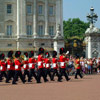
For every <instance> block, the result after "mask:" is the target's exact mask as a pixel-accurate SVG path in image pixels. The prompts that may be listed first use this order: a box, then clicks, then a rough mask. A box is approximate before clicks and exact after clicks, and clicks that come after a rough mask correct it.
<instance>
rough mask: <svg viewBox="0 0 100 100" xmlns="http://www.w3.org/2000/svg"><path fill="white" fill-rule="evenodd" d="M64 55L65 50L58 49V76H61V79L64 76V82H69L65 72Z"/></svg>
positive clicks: (65, 59)
mask: <svg viewBox="0 0 100 100" xmlns="http://www.w3.org/2000/svg"><path fill="white" fill-rule="evenodd" d="M64 53H65V48H60V57H59V62H60V75H61V77H62V76H63V75H64V76H65V78H66V80H67V81H69V80H70V78H69V77H68V74H67V72H66V61H67V58H66V57H65V55H64Z"/></svg>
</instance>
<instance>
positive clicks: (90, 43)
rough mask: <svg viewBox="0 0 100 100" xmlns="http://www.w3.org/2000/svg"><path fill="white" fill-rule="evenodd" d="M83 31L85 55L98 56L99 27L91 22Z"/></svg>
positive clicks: (99, 50) (99, 54) (99, 49)
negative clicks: (84, 35)
mask: <svg viewBox="0 0 100 100" xmlns="http://www.w3.org/2000/svg"><path fill="white" fill-rule="evenodd" d="M85 33H86V38H85V41H86V57H87V58H92V57H100V29H98V28H96V27H95V26H94V25H93V24H91V25H90V28H88V29H87V30H86V32H85Z"/></svg>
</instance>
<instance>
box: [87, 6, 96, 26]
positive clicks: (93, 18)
mask: <svg viewBox="0 0 100 100" xmlns="http://www.w3.org/2000/svg"><path fill="white" fill-rule="evenodd" d="M86 17H87V20H88V21H89V22H90V24H92V25H93V24H94V23H95V22H96V21H97V19H98V16H97V14H95V13H94V8H93V7H91V8H90V14H88V15H87V16H86Z"/></svg>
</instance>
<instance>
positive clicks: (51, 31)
mask: <svg viewBox="0 0 100 100" xmlns="http://www.w3.org/2000/svg"><path fill="white" fill-rule="evenodd" d="M49 34H50V35H54V26H49Z"/></svg>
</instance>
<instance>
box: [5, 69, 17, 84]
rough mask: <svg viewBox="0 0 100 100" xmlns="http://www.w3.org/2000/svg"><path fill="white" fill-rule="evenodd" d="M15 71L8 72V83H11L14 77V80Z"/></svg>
mask: <svg viewBox="0 0 100 100" xmlns="http://www.w3.org/2000/svg"><path fill="white" fill-rule="evenodd" d="M14 74H15V72H14V70H8V72H7V79H6V82H9V80H10V79H11V78H12V77H13V78H14Z"/></svg>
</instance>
